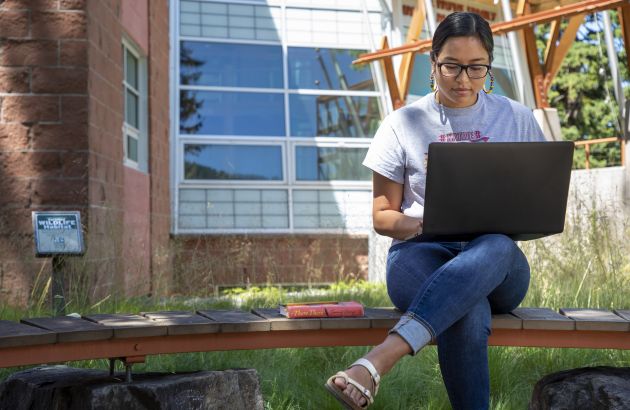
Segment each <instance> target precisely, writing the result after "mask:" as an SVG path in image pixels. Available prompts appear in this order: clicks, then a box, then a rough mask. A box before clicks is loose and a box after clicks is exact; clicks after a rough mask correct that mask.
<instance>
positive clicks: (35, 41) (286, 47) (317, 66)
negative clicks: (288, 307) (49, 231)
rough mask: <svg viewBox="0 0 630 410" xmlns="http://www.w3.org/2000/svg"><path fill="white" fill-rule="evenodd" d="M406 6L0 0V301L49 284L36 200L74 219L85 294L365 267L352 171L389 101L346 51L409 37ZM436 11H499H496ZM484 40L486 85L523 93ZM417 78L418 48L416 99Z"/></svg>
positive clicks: (504, 48)
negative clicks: (490, 80) (78, 215)
mask: <svg viewBox="0 0 630 410" xmlns="http://www.w3.org/2000/svg"><path fill="white" fill-rule="evenodd" d="M416 4H417V2H416V1H412V0H391V1H382V0H343V1H342V0H318V1H315V0H267V1H263V0H234V1H219V0H217V1H215V0H170V1H169V0H155V1H153V0H151V1H149V0H93V1H92V0H89V1H88V0H37V1H20V0H5V1H3V2H0V102H1V105H0V164H2V165H1V166H0V192H1V194H0V255H1V256H0V292H1V293H0V299H2V300H3V301H9V302H11V303H25V302H26V301H28V300H29V298H32V296H33V294H34V292H35V291H36V290H37V289H39V286H40V285H41V283H42V278H47V277H49V272H50V267H49V264H48V263H47V262H46V261H45V260H42V259H36V258H34V250H33V239H32V227H31V212H32V211H35V210H80V211H81V212H82V218H83V223H84V229H85V232H86V239H87V248H88V252H87V254H86V255H85V256H84V257H82V258H75V259H73V262H72V266H73V268H72V269H73V272H74V274H73V275H74V276H71V278H70V280H69V283H70V284H68V286H77V287H81V286H82V287H84V288H85V289H86V291H85V292H84V293H87V295H88V296H89V297H90V298H91V299H98V298H102V297H106V296H107V295H110V294H121V295H147V294H156V293H158V294H163V293H168V292H171V293H172V292H179V293H187V294H188V293H206V292H209V291H210V290H211V289H216V287H217V286H220V285H243V284H259V283H320V282H331V281H335V280H338V279H347V278H364V277H366V274H367V253H368V251H367V249H368V239H367V238H368V234H369V232H370V229H371V228H370V226H371V219H370V213H371V173H370V172H369V170H368V169H367V168H364V167H363V166H362V165H361V162H362V160H363V157H364V155H365V153H366V151H367V149H368V147H369V144H370V141H371V138H372V137H373V135H374V133H375V131H376V129H377V127H378V125H379V123H380V120H381V119H382V118H383V116H384V115H386V114H387V113H388V112H390V111H391V109H392V108H391V104H390V103H389V98H388V96H387V91H386V87H385V84H384V80H383V74H382V72H381V70H380V68H379V66H378V65H377V64H371V65H364V66H355V65H352V64H351V62H352V61H353V60H354V59H356V58H357V56H358V55H359V54H361V53H364V52H366V51H373V50H375V49H377V48H379V47H380V41H381V38H382V36H383V35H387V36H388V38H389V39H390V44H391V45H394V46H395V45H400V44H403V43H404V42H405V36H406V30H407V28H408V26H409V23H410V20H411V14H412V12H413V8H414V6H415V5H416ZM431 5H432V7H433V11H432V14H431V16H432V17H434V18H436V21H439V20H440V19H441V18H443V16H445V15H446V14H448V13H449V12H451V11H453V10H460V9H467V10H473V11H477V12H480V13H482V14H483V15H484V16H486V17H487V18H488V19H489V20H492V21H498V20H501V19H502V15H501V8H500V5H499V4H494V2H485V1H483V2H478V3H473V2H451V1H445V0H439V1H434V2H433V3H432V4H431ZM432 24H433V23H431V21H429V24H427V25H426V28H425V30H424V33H423V34H422V37H423V38H427V37H429V36H430V34H429V33H430V27H431V25H432ZM496 42H497V52H496V54H495V62H494V72H495V75H496V77H497V83H496V92H498V93H501V94H505V95H508V96H511V97H518V96H517V93H516V92H515V90H514V87H513V86H512V84H513V81H512V80H513V78H512V75H513V70H512V67H513V65H512V61H513V59H512V56H511V54H510V47H508V45H507V40H506V39H505V38H504V37H501V36H498V37H497V38H496ZM429 71H430V70H429V63H428V57H427V56H426V55H418V56H416V57H415V64H414V70H413V77H412V85H411V89H410V95H409V101H411V100H413V99H415V98H418V97H419V96H421V95H424V94H425V93H427V92H429V88H428V82H429V81H428V78H429Z"/></svg>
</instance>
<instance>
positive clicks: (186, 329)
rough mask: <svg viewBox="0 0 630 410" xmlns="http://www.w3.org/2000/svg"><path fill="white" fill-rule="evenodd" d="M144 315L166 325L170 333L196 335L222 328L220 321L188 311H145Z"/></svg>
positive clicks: (217, 330) (214, 331)
mask: <svg viewBox="0 0 630 410" xmlns="http://www.w3.org/2000/svg"><path fill="white" fill-rule="evenodd" d="M141 315H142V316H144V317H146V318H148V319H151V320H153V321H155V323H157V324H160V325H163V326H166V328H167V334H168V335H195V334H202V333H217V332H219V330H220V329H221V325H219V323H217V322H215V321H213V320H211V319H208V318H207V317H203V316H201V315H197V314H195V313H194V312H187V311H161V312H143V313H141Z"/></svg>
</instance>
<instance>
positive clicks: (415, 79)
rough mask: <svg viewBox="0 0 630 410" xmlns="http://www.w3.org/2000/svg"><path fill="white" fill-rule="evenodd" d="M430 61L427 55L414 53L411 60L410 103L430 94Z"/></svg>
mask: <svg viewBox="0 0 630 410" xmlns="http://www.w3.org/2000/svg"><path fill="white" fill-rule="evenodd" d="M430 79H431V61H430V60H429V55H428V54H418V53H416V54H415V56H414V60H413V70H412V71H411V81H410V85H409V95H410V96H409V100H408V101H407V102H410V100H411V101H413V100H415V99H417V98H418V97H422V96H424V95H426V94H429V93H430V92H431V86H430Z"/></svg>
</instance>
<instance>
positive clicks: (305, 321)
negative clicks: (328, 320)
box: [252, 308, 322, 331]
mask: <svg viewBox="0 0 630 410" xmlns="http://www.w3.org/2000/svg"><path fill="white" fill-rule="evenodd" d="M252 312H253V313H254V314H256V315H258V316H260V317H262V318H263V319H265V320H268V321H269V322H270V324H271V330H272V331H274V330H310V329H312V330H318V329H321V327H322V325H321V320H320V319H319V318H300V319H289V318H287V317H286V316H282V315H281V314H280V310H279V309H274V308H270V309H253V310H252Z"/></svg>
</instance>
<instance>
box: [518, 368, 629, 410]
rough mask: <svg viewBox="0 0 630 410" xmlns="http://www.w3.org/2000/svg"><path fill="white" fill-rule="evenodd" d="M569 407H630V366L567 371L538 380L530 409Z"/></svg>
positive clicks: (614, 409) (619, 409)
mask: <svg viewBox="0 0 630 410" xmlns="http://www.w3.org/2000/svg"><path fill="white" fill-rule="evenodd" d="M570 409H601V410H604V409H606V410H623V409H630V367H605V366H601V367H584V368H581V369H572V370H566V371H563V372H558V373H553V374H550V375H547V376H545V377H543V378H542V379H540V380H539V381H538V383H536V386H535V387H534V392H533V393H532V399H531V401H530V403H529V410H570Z"/></svg>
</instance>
